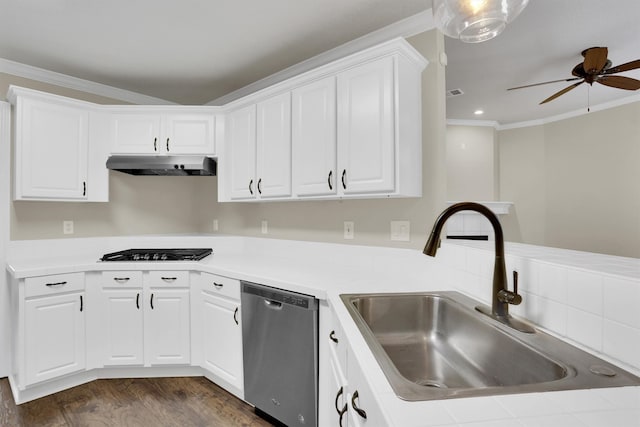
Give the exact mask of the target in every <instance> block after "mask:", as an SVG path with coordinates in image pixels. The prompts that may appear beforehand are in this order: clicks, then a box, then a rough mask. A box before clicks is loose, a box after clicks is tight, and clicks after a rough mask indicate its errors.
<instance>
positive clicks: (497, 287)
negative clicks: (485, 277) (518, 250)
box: [422, 202, 534, 332]
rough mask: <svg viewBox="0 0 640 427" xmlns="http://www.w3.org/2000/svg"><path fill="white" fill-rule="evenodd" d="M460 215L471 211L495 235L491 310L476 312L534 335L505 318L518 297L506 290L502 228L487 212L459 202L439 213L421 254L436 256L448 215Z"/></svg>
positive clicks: (518, 301) (516, 321) (475, 204)
mask: <svg viewBox="0 0 640 427" xmlns="http://www.w3.org/2000/svg"><path fill="white" fill-rule="evenodd" d="M460 211H474V212H478V213H479V214H481V215H483V216H484V217H485V218H487V219H488V220H489V222H490V223H491V226H492V227H493V232H494V234H495V262H494V266H493V289H492V293H491V294H492V298H491V309H490V310H488V309H487V308H485V307H476V309H477V310H478V311H480V312H482V313H484V314H487V315H488V316H490V317H493V318H494V319H496V320H498V321H500V322H502V323H505V324H507V325H509V326H511V327H514V328H515V329H518V330H520V331H522V332H534V330H533V328H532V327H531V326H529V325H527V324H526V323H524V322H520V321H518V320H515V319H513V318H512V317H511V316H510V315H509V304H520V302H521V301H522V297H521V296H520V295H518V294H517V289H516V290H515V291H514V292H512V291H509V290H508V289H507V271H506V268H505V262H504V261H505V260H504V234H503V233H502V226H501V225H500V221H499V220H498V217H497V216H496V215H495V214H494V213H493V212H492V211H491V209H489V208H487V207H486V206H484V205H481V204H480V203H474V202H460V203H456V204H454V205H451V206H449V207H448V208H447V209H445V210H444V211H442V213H441V214H440V216H438V218H437V219H436V221H435V223H434V224H433V228H432V230H431V234H430V235H429V239H428V240H427V243H426V245H425V247H424V250H423V251H422V252H423V253H424V254H425V255H429V256H432V257H433V256H435V255H436V252H437V251H438V248H439V247H440V234H441V233H442V228H443V227H444V223H445V222H446V221H447V219H449V218H450V217H451V216H452V215H454V214H456V213H458V212H460Z"/></svg>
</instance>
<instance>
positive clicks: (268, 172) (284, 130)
mask: <svg viewBox="0 0 640 427" xmlns="http://www.w3.org/2000/svg"><path fill="white" fill-rule="evenodd" d="M257 110H258V112H257V114H258V116H257V120H258V122H257V123H258V129H257V150H258V154H257V160H258V165H257V178H258V182H257V183H256V189H257V190H258V197H260V198H268V197H285V196H290V195H291V95H290V93H289V92H287V93H284V94H282V95H278V96H274V97H273V98H271V99H268V100H266V101H263V102H260V103H259V104H258V106H257Z"/></svg>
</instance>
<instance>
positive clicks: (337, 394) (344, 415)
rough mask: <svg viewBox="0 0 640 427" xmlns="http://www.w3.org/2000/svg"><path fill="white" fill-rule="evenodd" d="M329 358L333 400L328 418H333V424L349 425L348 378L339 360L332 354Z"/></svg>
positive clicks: (343, 426)
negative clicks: (345, 376)
mask: <svg viewBox="0 0 640 427" xmlns="http://www.w3.org/2000/svg"><path fill="white" fill-rule="evenodd" d="M331 356H332V357H330V358H329V367H330V369H331V372H330V375H329V390H328V391H329V393H330V396H328V400H330V401H331V403H332V406H331V409H330V413H331V415H330V416H329V417H328V419H330V420H333V421H335V422H332V423H331V425H336V426H337V425H339V426H342V427H347V426H348V425H349V415H348V411H349V403H348V402H347V392H348V389H347V380H346V379H345V378H344V374H343V372H342V371H341V369H340V366H339V363H338V361H337V360H336V359H335V357H333V356H334V355H333V354H332V355H331Z"/></svg>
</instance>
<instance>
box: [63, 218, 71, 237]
mask: <svg viewBox="0 0 640 427" xmlns="http://www.w3.org/2000/svg"><path fill="white" fill-rule="evenodd" d="M62 233H63V234H73V221H62Z"/></svg>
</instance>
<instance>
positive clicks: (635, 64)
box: [603, 59, 640, 74]
mask: <svg viewBox="0 0 640 427" xmlns="http://www.w3.org/2000/svg"><path fill="white" fill-rule="evenodd" d="M636 68H640V59H636V60H635V61H631V62H627V63H626V64H621V65H616V66H615V67H612V68H609V69H608V70H606V71H605V72H604V73H603V74H615V73H622V72H623V71H629V70H635V69H636Z"/></svg>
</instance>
